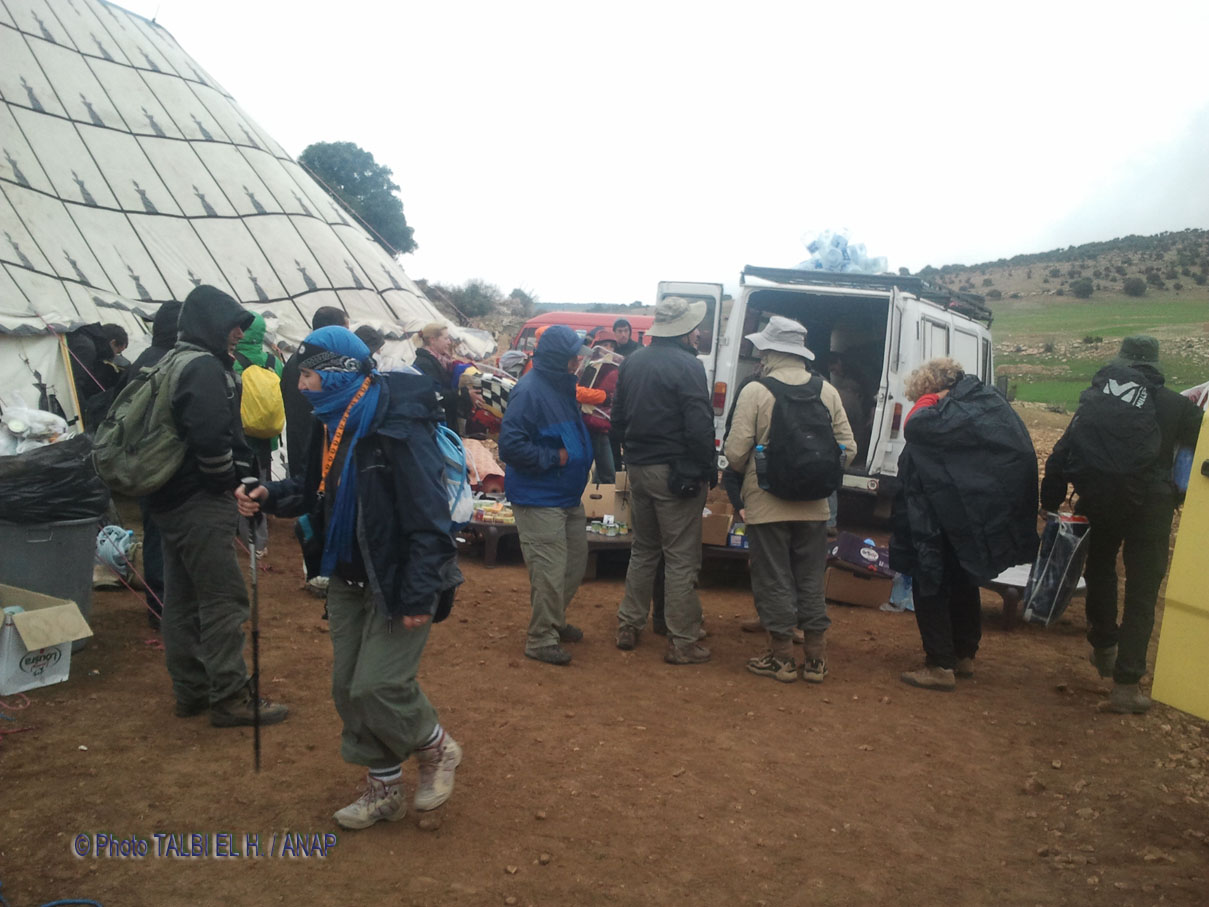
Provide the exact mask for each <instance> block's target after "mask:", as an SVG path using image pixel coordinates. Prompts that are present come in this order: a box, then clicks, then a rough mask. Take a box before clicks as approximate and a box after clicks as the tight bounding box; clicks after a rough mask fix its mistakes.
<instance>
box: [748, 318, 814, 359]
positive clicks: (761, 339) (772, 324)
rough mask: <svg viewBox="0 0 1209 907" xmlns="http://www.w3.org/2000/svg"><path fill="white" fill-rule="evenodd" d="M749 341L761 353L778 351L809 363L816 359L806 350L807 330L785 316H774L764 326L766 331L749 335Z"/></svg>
mask: <svg viewBox="0 0 1209 907" xmlns="http://www.w3.org/2000/svg"><path fill="white" fill-rule="evenodd" d="M747 339H748V340H750V341H751V345H752V346H754V347H755V348H756V349H757V350H759V351H760V352H764V351H766V350H776V351H778V352H781V353H789V354H790V355H791V356H800V357H801V358H803V359H805V360H806V361H808V362H809V361H811V360H813V359H814V353H812V352H811V351H810V350H809V349H807V348H806V328H804V327H802V325H800V324H799V323H798V322H796V321H794V320H793V319H792V318H786V317H784V316H783V315H773V316H772V317H771V318H769V319H768V324H766V325H764V330H762V331H760V332H759V333H758V334H748V335H747Z"/></svg>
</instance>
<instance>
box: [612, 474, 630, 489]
mask: <svg viewBox="0 0 1209 907" xmlns="http://www.w3.org/2000/svg"><path fill="white" fill-rule="evenodd" d="M613 486H614V487H615V488H616V489H617V490H618V491H629V490H630V474H629V473H628V472H626V471H625V470H624V469H623V470H621V471H620V472H618V473H616V474H615V475H614V477H613Z"/></svg>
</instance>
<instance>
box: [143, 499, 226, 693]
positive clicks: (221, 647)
mask: <svg viewBox="0 0 1209 907" xmlns="http://www.w3.org/2000/svg"><path fill="white" fill-rule="evenodd" d="M237 517H238V514H237V512H236V510H235V498H234V497H233V496H232V495H229V494H227V495H222V496H218V495H212V494H207V493H206V492H199V493H198V494H196V495H194V496H193V497H191V498H189V500H187V501H185V503H183V504H181V505H180V506H179V507H176V508H174V509H172V510H164V511H157V512H156V513H155V515H154V520H155V524H156V525H157V526H158V527H159V530H160V541H161V544H162V547H163V552H164V616H163V618H162V624H161V629H162V630H163V634H164V656H165V662H166V664H167V667H168V675H169V676H170V677H171V678H172V691H173V692H174V693H175V694H176V700H177V702H181V703H185V704H190V705H195V704H200V703H204V702H209V703H211V704H213V703H216V702H221V701H222V700H224V699H227V698H228V697H230V696H233V695H234V694H236V693H238V692H239V691H240V689H241V688H242V687H243V686H244V685H245V684H246V683H247V682H248V667H247V664H246V663H245V662H244V657H243V649H244V632H243V623H244V621H245V620H247V619H248V591H247V588H246V587H245V586H244V581H243V573H242V571H241V569H240V566H239V561H238V560H237V559H236V556H235V547H234V542H235V523H236V519H237Z"/></svg>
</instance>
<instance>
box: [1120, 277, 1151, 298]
mask: <svg viewBox="0 0 1209 907" xmlns="http://www.w3.org/2000/svg"><path fill="white" fill-rule="evenodd" d="M1121 289H1122V290H1123V291H1124V292H1125V295H1126V296H1145V295H1146V281H1144V280H1143V279H1142V278H1141V277H1126V278H1125V280H1124V281H1123V282H1122V283H1121Z"/></svg>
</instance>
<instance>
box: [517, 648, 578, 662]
mask: <svg viewBox="0 0 1209 907" xmlns="http://www.w3.org/2000/svg"><path fill="white" fill-rule="evenodd" d="M525 657H526V658H532V659H533V660H534V661H544V662H545V663H546V664H548V665H569V664H570V663H571V653H570V652H568V651H567V650H566V649H564V648H563V647H562V646H554V645H550V646H538V647H537V648H536V649H525Z"/></svg>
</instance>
